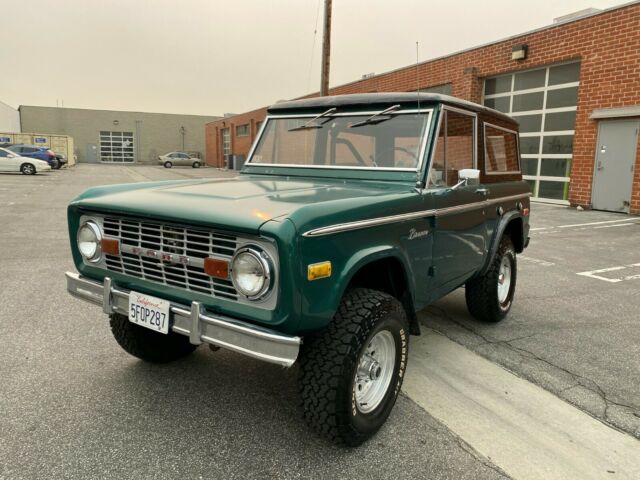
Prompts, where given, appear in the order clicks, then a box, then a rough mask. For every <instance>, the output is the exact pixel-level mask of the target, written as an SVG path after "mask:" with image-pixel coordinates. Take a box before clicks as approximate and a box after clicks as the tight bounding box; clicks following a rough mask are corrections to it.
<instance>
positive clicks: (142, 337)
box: [109, 313, 198, 363]
mask: <svg viewBox="0 0 640 480" xmlns="http://www.w3.org/2000/svg"><path fill="white" fill-rule="evenodd" d="M109 323H110V325H111V332H112V333H113V336H114V337H115V339H116V341H117V342H118V344H119V345H120V346H121V347H122V348H123V349H124V350H125V351H126V352H127V353H129V354H131V355H133V356H134V357H138V358H140V359H142V360H144V361H147V362H153V363H167V362H172V361H173V360H178V359H179V358H182V357H185V356H187V355H189V354H190V353H191V352H193V351H194V350H195V349H196V348H198V346H197V345H193V344H191V343H189V338H188V337H185V336H184V335H180V334H178V333H174V332H169V333H168V334H167V335H165V334H162V333H158V332H154V331H152V330H149V329H148V328H144V327H141V326H139V325H136V324H135V323H132V322H130V321H129V319H128V318H127V317H126V316H124V315H120V314H117V313H114V314H112V315H110V317H109Z"/></svg>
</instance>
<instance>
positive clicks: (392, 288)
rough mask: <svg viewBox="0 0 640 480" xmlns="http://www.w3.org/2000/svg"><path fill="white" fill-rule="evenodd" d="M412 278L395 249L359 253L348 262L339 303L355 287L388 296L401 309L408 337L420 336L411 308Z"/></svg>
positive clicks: (400, 254) (412, 295)
mask: <svg viewBox="0 0 640 480" xmlns="http://www.w3.org/2000/svg"><path fill="white" fill-rule="evenodd" d="M411 278H413V277H412V270H411V267H410V264H409V262H408V261H407V259H406V258H405V257H404V255H402V253H401V252H399V251H398V250H397V249H395V248H393V247H386V248H380V249H376V250H373V251H364V252H359V254H357V255H355V256H354V257H353V258H352V259H351V261H350V262H348V269H347V273H346V274H345V275H344V276H343V281H342V282H341V283H342V288H341V291H340V299H339V300H341V299H342V297H343V296H344V295H345V294H346V292H347V291H349V290H350V289H352V288H357V287H361V288H370V289H373V290H379V291H382V292H385V293H388V294H389V295H391V296H393V297H395V298H396V299H397V300H398V301H399V302H400V303H401V304H402V306H403V307H404V310H405V312H406V314H407V319H408V320H409V326H410V332H411V334H413V335H419V334H420V325H419V323H418V318H417V316H416V310H415V304H414V298H415V296H414V293H415V284H414V282H413V281H411Z"/></svg>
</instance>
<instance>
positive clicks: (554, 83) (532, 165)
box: [484, 62, 580, 204]
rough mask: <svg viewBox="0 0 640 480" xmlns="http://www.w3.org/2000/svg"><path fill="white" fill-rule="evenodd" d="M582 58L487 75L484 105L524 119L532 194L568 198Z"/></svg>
mask: <svg viewBox="0 0 640 480" xmlns="http://www.w3.org/2000/svg"><path fill="white" fill-rule="evenodd" d="M579 80H580V63H575V62H574V63H567V64H563V65H554V66H551V67H546V68H540V69H536V70H528V71H524V72H517V73H514V74H510V75H502V76H499V77H493V78H487V79H486V80H485V82H484V104H485V105H486V106H488V107H491V108H495V109H496V110H500V111H502V112H505V113H508V114H510V115H511V116H512V117H514V118H515V119H516V120H517V121H518V122H519V123H520V155H521V159H522V174H523V177H524V179H525V180H526V181H527V183H529V185H530V186H531V191H532V192H533V198H534V199H540V200H545V201H550V202H555V203H564V204H567V203H568V201H567V200H568V197H569V183H570V178H569V175H570V171H571V160H572V158H573V136H574V132H575V124H576V110H577V104H578V86H579Z"/></svg>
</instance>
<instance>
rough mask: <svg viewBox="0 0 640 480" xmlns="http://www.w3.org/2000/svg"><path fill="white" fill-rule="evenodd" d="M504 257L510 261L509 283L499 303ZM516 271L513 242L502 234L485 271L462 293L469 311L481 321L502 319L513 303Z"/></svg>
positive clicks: (490, 321) (492, 321)
mask: <svg viewBox="0 0 640 480" xmlns="http://www.w3.org/2000/svg"><path fill="white" fill-rule="evenodd" d="M505 257H507V258H508V259H509V261H510V262H511V285H510V287H509V293H508V295H507V298H506V299H505V301H504V302H502V303H501V302H500V300H499V298H498V275H499V270H500V265H501V263H502V259H503V258H505ZM517 273H518V268H517V261H516V251H515V249H514V248H513V242H512V241H511V238H509V236H507V235H504V236H503V237H502V239H501V240H500V245H499V247H498V251H497V252H496V255H495V257H494V259H493V261H492V262H491V265H490V266H489V269H488V270H487V271H486V273H485V274H484V275H481V276H479V277H476V278H474V279H472V280H471V281H469V282H467V284H466V287H465V292H464V293H465V299H466V301H467V308H468V310H469V313H470V314H471V315H472V316H473V317H474V318H475V319H476V320H479V321H481V322H487V323H497V322H499V321H500V320H503V319H504V318H505V317H506V316H507V313H509V310H510V309H511V305H513V297H514V294H515V291H516V279H517Z"/></svg>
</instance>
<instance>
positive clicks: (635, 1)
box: [296, 0, 640, 100]
mask: <svg viewBox="0 0 640 480" xmlns="http://www.w3.org/2000/svg"><path fill="white" fill-rule="evenodd" d="M636 4H640V0H633V1H631V2H627V3H623V4H622V5H617V6H614V7H609V8H605V9H603V10H599V11H597V12H593V13H588V14H585V15H583V16H580V17H577V18H569V19H567V20H564V21H561V22H557V23H552V24H550V25H545V26H543V27H538V28H534V29H533V30H528V31H526V32H523V33H518V34H515V35H510V36H508V37H504V38H501V39H499V40H492V41H490V42H487V43H482V44H480V45H476V46H474V47H469V48H464V49H462V50H457V51H455V52H453V53H447V54H445V55H440V56H439V57H434V58H430V59H428V60H424V61H422V62H419V63H418V65H426V64H428V63H433V62H437V61H438V60H444V59H445V58H449V57H455V56H457V55H462V54H463V53H468V52H472V51H474V50H479V49H481V48H486V47H489V46H491V45H496V44H498V43H502V42H507V41H509V40H515V39H516V38H520V37H526V36H527V35H531V34H534V33H538V32H543V31H545V30H550V29H552V28H558V27H563V26H565V25H567V24H569V23H574V22H580V21H582V20H586V19H587V18H591V17H596V16H598V15H604V14H605V13H610V12H612V11H614V10H620V9H623V8H627V7H631V6H633V5H636ZM415 67H416V65H415V64H414V65H410V66H404V67H398V68H394V69H392V70H388V71H386V72H382V73H379V74H375V75H372V76H371V77H367V78H360V79H358V80H353V81H351V82H347V83H343V84H340V85H336V86H335V87H330V88H329V90H331V88H340V87H346V86H348V85H353V84H354V83H359V82H362V81H363V80H371V79H374V78H377V77H382V76H384V75H389V74H391V73H395V72H399V71H401V70H405V69H407V68H415ZM300 98H303V97H300ZM296 100H297V99H296Z"/></svg>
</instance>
